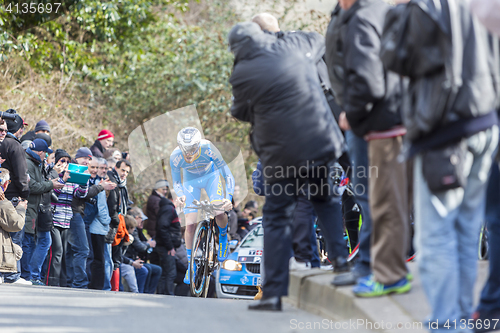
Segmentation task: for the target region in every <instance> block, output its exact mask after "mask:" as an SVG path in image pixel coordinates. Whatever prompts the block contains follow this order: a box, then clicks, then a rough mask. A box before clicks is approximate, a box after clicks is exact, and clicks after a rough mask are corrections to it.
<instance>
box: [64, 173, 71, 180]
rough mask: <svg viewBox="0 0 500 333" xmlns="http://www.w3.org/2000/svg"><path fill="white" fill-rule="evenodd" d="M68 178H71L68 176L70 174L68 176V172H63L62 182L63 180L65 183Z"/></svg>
mask: <svg viewBox="0 0 500 333" xmlns="http://www.w3.org/2000/svg"><path fill="white" fill-rule="evenodd" d="M70 178H71V176H70V174H69V171H65V172H64V175H63V180H64V182H67V181H68V179H70Z"/></svg>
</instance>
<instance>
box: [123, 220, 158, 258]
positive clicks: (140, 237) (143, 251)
mask: <svg viewBox="0 0 500 333" xmlns="http://www.w3.org/2000/svg"><path fill="white" fill-rule="evenodd" d="M132 237H134V241H133V242H132V244H130V245H129V246H128V248H127V251H125V255H124V256H125V257H126V258H127V259H129V260H132V261H134V260H135V259H137V257H139V258H141V259H142V260H145V259H146V255H147V251H148V249H149V248H150V247H151V246H149V244H148V242H147V240H146V237H145V236H144V234H143V233H142V229H139V228H135V230H134V232H133V233H132ZM123 262H124V263H125V264H128V263H129V262H125V260H124V261H123Z"/></svg>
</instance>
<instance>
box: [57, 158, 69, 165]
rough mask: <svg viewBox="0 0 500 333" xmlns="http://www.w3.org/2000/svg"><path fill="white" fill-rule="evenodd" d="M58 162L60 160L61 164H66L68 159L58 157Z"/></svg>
mask: <svg viewBox="0 0 500 333" xmlns="http://www.w3.org/2000/svg"><path fill="white" fill-rule="evenodd" d="M59 162H61V163H62V164H67V163H69V160H63V159H60V160H59Z"/></svg>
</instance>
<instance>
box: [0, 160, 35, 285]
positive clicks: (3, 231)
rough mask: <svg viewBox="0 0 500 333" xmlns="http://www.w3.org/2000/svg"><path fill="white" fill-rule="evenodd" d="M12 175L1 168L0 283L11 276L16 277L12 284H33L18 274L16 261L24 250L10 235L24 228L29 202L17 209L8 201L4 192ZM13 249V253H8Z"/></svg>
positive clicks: (21, 204)
mask: <svg viewBox="0 0 500 333" xmlns="http://www.w3.org/2000/svg"><path fill="white" fill-rule="evenodd" d="M9 180H10V175H9V171H8V170H7V169H5V168H0V283H2V282H3V280H4V275H5V274H6V273H7V274H10V276H11V278H13V277H16V276H17V279H18V280H16V281H12V283H22V284H31V282H28V281H25V280H24V279H21V278H19V276H18V275H17V274H16V272H17V264H16V261H18V260H20V259H21V255H22V250H21V247H20V246H19V245H17V244H14V243H13V241H12V238H11V236H10V233H13V232H19V231H21V230H22V229H23V226H24V217H25V215H26V208H27V205H28V202H27V201H21V202H20V203H19V204H18V205H17V207H16V208H14V206H13V205H12V202H10V201H9V200H7V199H6V198H5V195H4V191H5V190H6V189H7V187H8V186H9ZM7 249H12V250H11V251H6V250H7Z"/></svg>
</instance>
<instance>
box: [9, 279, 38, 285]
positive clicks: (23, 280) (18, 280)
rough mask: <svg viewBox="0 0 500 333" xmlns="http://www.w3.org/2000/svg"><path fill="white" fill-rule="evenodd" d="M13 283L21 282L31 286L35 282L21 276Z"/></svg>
mask: <svg viewBox="0 0 500 333" xmlns="http://www.w3.org/2000/svg"><path fill="white" fill-rule="evenodd" d="M12 283H13V284H21V285H25V286H31V285H32V284H33V283H31V281H26V280H25V279H23V278H19V279H17V280H16V281H15V282H12Z"/></svg>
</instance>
